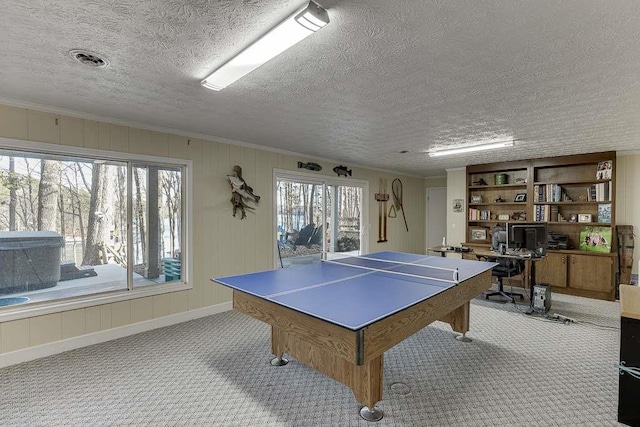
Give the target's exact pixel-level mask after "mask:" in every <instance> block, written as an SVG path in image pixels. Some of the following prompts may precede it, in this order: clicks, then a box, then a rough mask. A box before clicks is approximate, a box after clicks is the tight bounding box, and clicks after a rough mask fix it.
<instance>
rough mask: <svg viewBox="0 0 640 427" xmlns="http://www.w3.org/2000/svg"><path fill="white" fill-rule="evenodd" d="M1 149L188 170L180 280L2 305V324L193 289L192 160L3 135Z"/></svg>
mask: <svg viewBox="0 0 640 427" xmlns="http://www.w3.org/2000/svg"><path fill="white" fill-rule="evenodd" d="M0 148H3V149H8V150H17V151H33V152H37V153H47V154H59V155H66V156H79V157H83V156H84V157H100V158H105V159H109V160H114V161H127V162H130V161H141V162H150V163H155V164H160V165H162V164H166V165H174V166H176V165H178V166H183V167H185V169H186V182H185V191H184V193H183V194H182V197H183V200H184V206H185V212H184V218H185V223H186V227H185V228H183V232H184V233H185V236H184V241H185V247H184V248H183V249H182V257H183V264H182V265H183V267H184V266H186V268H183V271H184V275H183V277H182V278H181V281H179V282H170V283H164V284H158V285H149V286H144V287H141V288H134V289H133V290H127V289H124V290H118V291H110V292H102V293H97V294H91V295H85V296H78V297H72V298H61V299H57V300H52V301H43V302H41V303H31V304H25V305H17V306H9V307H3V308H0V323H1V322H8V321H11V320H18V319H24V318H28V317H34V316H42V315H45V314H52V313H59V312H62V311H67V310H76V309H80V308H86V307H92V306H96V305H102V304H110V303H114V302H120V301H126V300H132V299H137V298H144V297H149V296H153V295H160V294H166V293H169V292H177V291H184V290H189V289H192V288H193V277H194V276H193V256H192V254H193V196H192V191H193V161H191V160H188V159H180V158H172V157H159V156H150V155H146V154H133V153H125V152H117V151H107V150H99V149H94V148H85V147H74V146H70V145H58V144H49V143H44V142H34V141H28V140H22V139H12V138H3V137H0Z"/></svg>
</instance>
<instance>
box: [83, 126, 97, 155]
mask: <svg viewBox="0 0 640 427" xmlns="http://www.w3.org/2000/svg"><path fill="white" fill-rule="evenodd" d="M82 130H83V132H82V143H83V145H84V146H85V147H86V148H100V143H99V140H98V132H99V125H98V122H95V121H93V120H83V122H82Z"/></svg>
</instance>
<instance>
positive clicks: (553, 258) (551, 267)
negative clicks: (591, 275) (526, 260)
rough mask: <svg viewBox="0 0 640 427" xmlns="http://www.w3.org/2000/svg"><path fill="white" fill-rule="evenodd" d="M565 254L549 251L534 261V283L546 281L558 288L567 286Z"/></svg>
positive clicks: (566, 257)
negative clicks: (541, 258) (543, 257)
mask: <svg viewBox="0 0 640 427" xmlns="http://www.w3.org/2000/svg"><path fill="white" fill-rule="evenodd" d="M567 259H568V256H567V255H566V254H559V253H549V254H547V257H546V258H545V259H543V260H541V261H535V263H536V283H548V284H550V285H551V286H556V287H560V288H566V287H567Z"/></svg>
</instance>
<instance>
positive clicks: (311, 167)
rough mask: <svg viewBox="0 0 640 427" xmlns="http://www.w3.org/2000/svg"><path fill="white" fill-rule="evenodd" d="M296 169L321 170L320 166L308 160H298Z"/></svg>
mask: <svg viewBox="0 0 640 427" xmlns="http://www.w3.org/2000/svg"><path fill="white" fill-rule="evenodd" d="M298 169H308V170H310V171H321V170H322V166H320V165H319V164H317V163H313V162H309V163H302V162H298Z"/></svg>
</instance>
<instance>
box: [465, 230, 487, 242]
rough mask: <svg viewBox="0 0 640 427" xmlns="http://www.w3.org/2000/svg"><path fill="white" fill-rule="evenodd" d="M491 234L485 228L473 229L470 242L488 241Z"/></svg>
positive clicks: (470, 231) (470, 232)
mask: <svg viewBox="0 0 640 427" xmlns="http://www.w3.org/2000/svg"><path fill="white" fill-rule="evenodd" d="M488 235H489V232H488V230H487V229H486V228H484V227H473V228H470V229H469V240H470V241H471V240H487V238H488V237H487V236H488Z"/></svg>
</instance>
